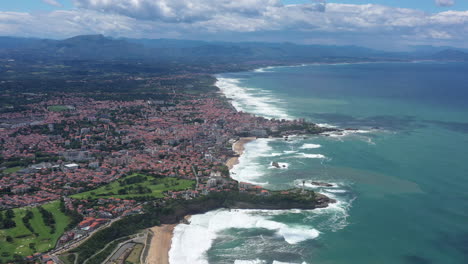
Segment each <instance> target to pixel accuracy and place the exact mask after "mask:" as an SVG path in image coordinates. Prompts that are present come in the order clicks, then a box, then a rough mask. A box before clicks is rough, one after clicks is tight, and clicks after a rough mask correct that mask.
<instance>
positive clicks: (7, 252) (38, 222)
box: [0, 201, 70, 262]
mask: <svg viewBox="0 0 468 264" xmlns="http://www.w3.org/2000/svg"><path fill="white" fill-rule="evenodd" d="M42 207H43V208H44V209H45V210H47V211H49V212H51V213H52V214H53V216H54V219H55V222H56V224H55V232H54V233H53V234H51V233H50V232H51V228H49V227H48V226H46V225H45V224H44V221H43V220H42V215H41V213H40V212H39V210H38V209H37V208H18V209H14V210H13V211H14V212H15V218H14V221H15V222H16V227H14V228H10V229H0V261H1V262H5V261H6V260H11V259H12V258H13V256H14V255H15V254H16V255H20V256H29V255H32V254H34V253H36V252H46V251H48V250H50V249H52V248H54V247H55V244H56V243H57V240H58V239H59V238H60V236H61V235H62V234H63V232H64V231H65V228H66V227H67V225H68V224H69V222H70V219H69V218H68V216H66V215H65V214H64V213H62V212H61V211H60V204H59V201H55V202H51V203H48V204H45V205H43V206H42ZM28 210H31V211H32V212H33V214H34V217H33V218H32V219H31V220H30V223H31V226H32V228H33V230H34V233H36V235H35V234H33V233H32V232H31V231H29V230H28V229H27V228H26V227H25V226H24V224H23V221H22V218H23V216H24V215H25V214H26V212H27V211H28ZM7 236H11V237H12V238H13V242H12V243H9V242H7V241H6V237H7ZM30 243H34V245H35V248H36V250H32V249H31V248H30V247H29V245H30Z"/></svg>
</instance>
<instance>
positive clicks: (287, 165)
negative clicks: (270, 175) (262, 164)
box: [268, 162, 289, 169]
mask: <svg viewBox="0 0 468 264" xmlns="http://www.w3.org/2000/svg"><path fill="white" fill-rule="evenodd" d="M278 166H279V168H278V167H275V166H273V162H272V163H270V167H268V168H269V169H288V168H289V163H287V162H278Z"/></svg>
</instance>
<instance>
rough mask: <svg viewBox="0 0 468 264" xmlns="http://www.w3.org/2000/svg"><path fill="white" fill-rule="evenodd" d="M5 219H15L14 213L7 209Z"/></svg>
mask: <svg viewBox="0 0 468 264" xmlns="http://www.w3.org/2000/svg"><path fill="white" fill-rule="evenodd" d="M5 217H6V218H8V219H12V218H14V217H15V212H14V211H13V210H11V209H8V210H7V211H6V213H5Z"/></svg>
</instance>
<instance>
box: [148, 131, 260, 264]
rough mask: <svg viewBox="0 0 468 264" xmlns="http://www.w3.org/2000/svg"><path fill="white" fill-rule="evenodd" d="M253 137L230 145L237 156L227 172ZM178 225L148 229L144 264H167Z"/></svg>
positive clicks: (188, 216) (230, 162) (230, 159)
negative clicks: (148, 241) (148, 242)
mask: <svg viewBox="0 0 468 264" xmlns="http://www.w3.org/2000/svg"><path fill="white" fill-rule="evenodd" d="M255 139H257V138H255V137H242V138H239V139H238V140H237V141H236V142H234V143H233V144H232V150H233V151H234V152H235V153H236V154H237V155H238V156H237V157H231V158H229V159H228V160H227V161H226V166H228V168H229V170H232V168H233V167H234V166H235V165H236V164H238V163H239V157H240V156H241V155H242V154H243V153H244V150H245V144H247V143H249V142H251V141H253V140H255ZM189 220H190V215H187V216H185V217H184V221H183V222H181V223H179V224H189ZM179 224H164V225H161V226H155V227H152V228H150V230H151V232H152V233H153V237H152V239H151V241H150V244H149V245H148V247H149V249H148V256H147V257H146V260H145V264H169V251H170V250H171V246H172V238H173V236H174V228H175V227H176V226H177V225H179Z"/></svg>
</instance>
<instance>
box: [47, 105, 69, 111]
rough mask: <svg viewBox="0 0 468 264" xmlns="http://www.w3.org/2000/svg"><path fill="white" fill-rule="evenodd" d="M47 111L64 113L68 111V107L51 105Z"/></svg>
mask: <svg viewBox="0 0 468 264" xmlns="http://www.w3.org/2000/svg"><path fill="white" fill-rule="evenodd" d="M47 110H49V111H52V112H64V111H67V110H68V107H67V106H66V105H51V106H49V107H47Z"/></svg>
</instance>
